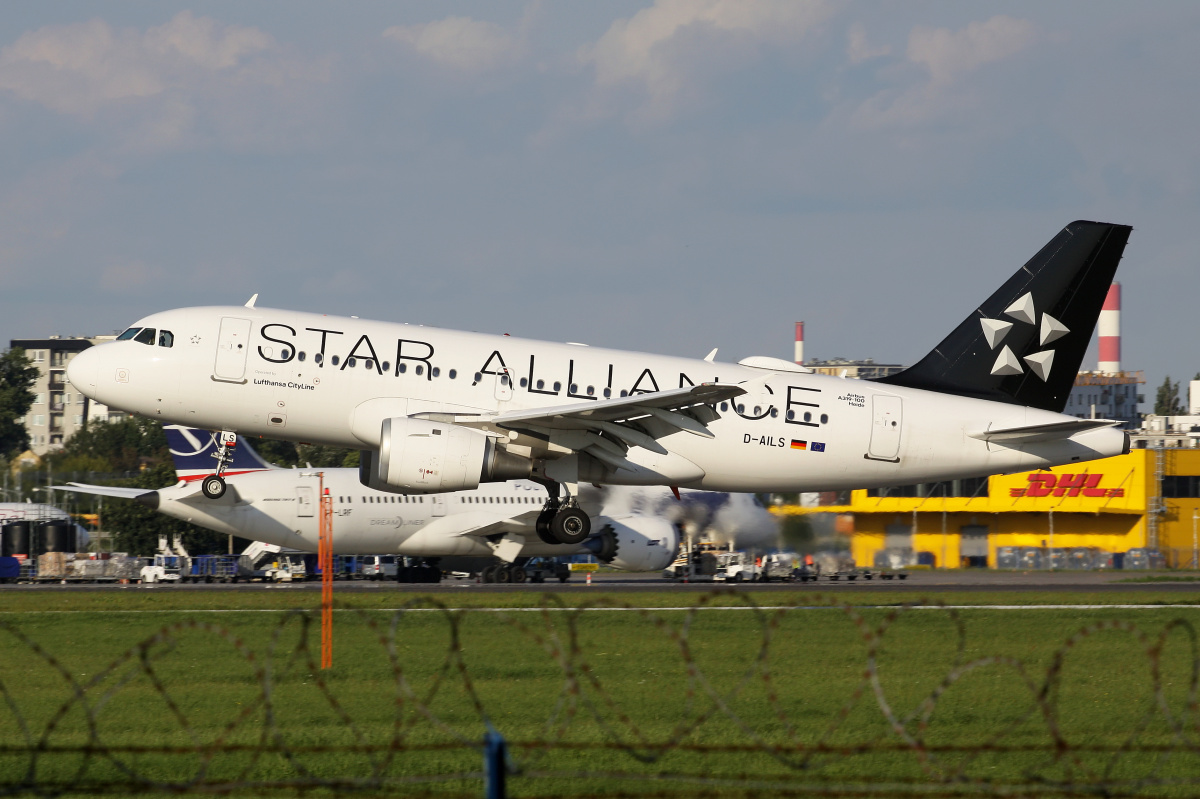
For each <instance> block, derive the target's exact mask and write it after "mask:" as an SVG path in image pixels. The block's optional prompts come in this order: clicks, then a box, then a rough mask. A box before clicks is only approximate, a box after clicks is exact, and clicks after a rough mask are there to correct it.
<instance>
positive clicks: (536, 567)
mask: <svg viewBox="0 0 1200 799" xmlns="http://www.w3.org/2000/svg"><path fill="white" fill-rule="evenodd" d="M525 574H526V576H527V577H528V579H529V582H531V583H544V582H546V581H547V580H558V581H559V582H560V583H565V582H566V581H567V580H570V579H571V564H569V563H563V562H561V561H559V560H557V559H555V558H533V559H531V560H530V561H529V562H528V563H526V564H525Z"/></svg>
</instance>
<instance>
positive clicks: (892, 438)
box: [867, 394, 903, 461]
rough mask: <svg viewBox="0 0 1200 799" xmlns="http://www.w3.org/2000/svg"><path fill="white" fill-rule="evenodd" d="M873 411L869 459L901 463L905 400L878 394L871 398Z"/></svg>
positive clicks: (868, 450)
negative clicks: (901, 436)
mask: <svg viewBox="0 0 1200 799" xmlns="http://www.w3.org/2000/svg"><path fill="white" fill-rule="evenodd" d="M871 409H872V420H871V443H870V444H869V445H868V447H867V457H868V458H872V459H874V460H880V461H899V460H900V457H899V455H900V431H901V430H902V429H903V400H901V399H900V398H899V397H894V396H892V395H890V394H876V395H875V396H873V397H872V398H871Z"/></svg>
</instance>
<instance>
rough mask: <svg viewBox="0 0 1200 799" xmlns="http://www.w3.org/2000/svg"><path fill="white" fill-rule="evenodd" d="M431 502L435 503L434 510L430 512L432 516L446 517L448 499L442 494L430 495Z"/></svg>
mask: <svg viewBox="0 0 1200 799" xmlns="http://www.w3.org/2000/svg"><path fill="white" fill-rule="evenodd" d="M429 501H430V502H431V503H433V508H432V509H431V510H430V515H431V516H445V515H446V498H445V497H443V496H442V495H441V494H430V495H429Z"/></svg>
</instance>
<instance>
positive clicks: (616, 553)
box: [584, 516, 679, 572]
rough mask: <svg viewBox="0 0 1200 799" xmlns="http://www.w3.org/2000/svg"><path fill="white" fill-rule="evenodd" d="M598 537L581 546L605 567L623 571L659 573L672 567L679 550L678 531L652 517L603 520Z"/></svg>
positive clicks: (664, 520)
mask: <svg viewBox="0 0 1200 799" xmlns="http://www.w3.org/2000/svg"><path fill="white" fill-rule="evenodd" d="M601 521H603V522H604V524H603V526H602V527H601V529H600V533H599V534H598V535H595V536H592V537H591V538H589V539H588V540H587V541H585V542H584V546H585V547H587V549H589V550H591V551H592V553H593V554H594V555H595V556H596V557H597V558H599V559H600V560H601V561H603V562H604V563H607V564H608V565H609V566H612V567H614V568H617V569H621V570H623V571H631V572H647V571H659V570H661V569H665V568H667V567H668V566H670V565H671V563H672V562H673V561H674V560H675V552H676V550H678V549H679V531H678V530H677V529H676V528H675V525H674V524H672V523H671V522H669V521H667V520H666V519H660V518H656V517H654V516H625V517H621V518H616V519H614V518H609V517H605V518H604V519H602V520H601Z"/></svg>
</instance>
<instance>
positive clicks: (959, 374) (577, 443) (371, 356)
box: [67, 221, 1131, 544]
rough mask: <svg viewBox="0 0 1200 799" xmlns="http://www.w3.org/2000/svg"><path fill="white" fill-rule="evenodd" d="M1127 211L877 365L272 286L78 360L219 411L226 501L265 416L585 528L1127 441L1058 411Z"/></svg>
mask: <svg viewBox="0 0 1200 799" xmlns="http://www.w3.org/2000/svg"><path fill="white" fill-rule="evenodd" d="M1130 231H1131V228H1129V227H1126V226H1122V225H1114V224H1103V223H1096V222H1084V221H1079V222H1073V223H1071V224H1070V225H1068V226H1067V227H1065V228H1064V229H1063V230H1062V231H1061V232H1060V233H1059V234H1058V235H1056V236H1055V237H1054V238H1053V239H1052V240H1051V241H1050V243H1049V244H1047V245H1046V246H1045V247H1043V248H1042V249H1041V251H1040V252H1038V253H1037V255H1035V256H1034V257H1033V258H1032V259H1031V260H1030V261H1029V262H1028V263H1027V264H1025V265H1024V266H1023V267H1021V268H1020V269H1019V270H1017V272H1016V274H1014V275H1013V276H1012V277H1011V278H1009V280H1008V281H1007V282H1005V284H1004V285H1003V286H1002V287H1001V288H1000V289H999V290H997V291H996V292H995V293H994V294H993V295H992V296H991V297H989V298H988V299H987V300H986V301H984V302H983V303H982V304H981V305H980V306H979V307H978V308H976V309H975V310H973V311H972V312H971V314H970V315H969V316H968V317H967V319H966V320H965V321H963V322H962V323H961V324H960V325H959V326H958V327H957V328H956V329H955V330H954V331H953V332H952V333H950V335H949V336H947V337H946V338H945V340H943V341H942V342H941V343H940V344H939V345H938V346H937V347H935V348H934V349H933V351H932V352H930V353H929V354H928V355H927V356H925V358H924V359H922V360H921V361H920V362H919V363H917V364H916V365H915V366H913V367H911V368H909V369H907V370H905V371H903V372H901V373H899V374H896V375H892V376H890V377H887V378H883V379H880V380H874V381H868V380H853V381H850V380H845V379H840V378H837V377H830V376H824V375H818V374H812V373H811V372H810V371H809V370H807V369H805V368H804V367H802V366H798V365H796V364H793V363H789V362H787V361H783V360H778V359H775V358H767V357H752V358H747V359H745V360H743V361H740V362H738V363H737V364H727V363H718V362H716V361H715V360H714V357H715V355H716V350H713V352H712V353H710V354H709V355H708V357H706V358H704V359H703V360H691V359H686V358H675V357H666V356H658V355H648V354H643V353H638V352H624V351H615V350H607V349H599V348H593V347H588V346H585V345H582V344H570V343H568V344H558V343H551V342H543V341H532V340H527V339H518V338H512V337H509V336H502V335H488V334H480V333H466V332H459V331H452V330H442V329H437V328H430V327H423V326H416V325H406V324H395V323H390V322H376V321H367V320H361V319H357V318H354V317H350V318H344V317H333V316H325V315H322V314H314V313H302V312H298V311H286V310H271V309H265V308H257V307H255V301H256V300H257V297H258V295H255V296H254V297H252V298H251V299H250V301H249V302H247V303H246V305H245V306H231V307H223V306H222V307H200V308H183V309H179V310H173V311H164V312H162V313H155V314H151V315H150V316H147V317H145V318H143V319H141V320H139V321H137V322H135V323H134V325H133V326H132V327H130V328H129V329H127V330H126V331H125V332H124V333H122V334H121V335H120V336H119V337H118V339H117V340H116V341H114V342H111V343H107V344H102V345H100V346H97V347H92V348H90V349H88V350H85V351H84V352H82V353H80V354H79V355H77V356H76V357H75V358H74V360H72V361H71V363H70V365H69V366H68V370H67V371H68V377H69V379H70V382H71V383H72V384H73V385H74V386H75V387H76V388H77V389H79V390H80V391H81V392H83V393H84V394H86V395H87V396H88V397H91V398H92V399H93V400H96V401H97V402H102V403H105V404H107V405H110V406H113V407H116V408H121V409H124V410H126V411H130V412H132V413H137V414H140V415H143V416H147V417H150V418H154V419H160V420H162V421H164V422H175V423H179V424H184V425H187V426H189V427H200V428H207V429H212V430H218V431H221V432H220V436H221V441H222V444H223V446H222V449H221V454H222V457H221V458H219V459H218V461H217V467H216V469H215V470H214V471H213V473H212V474H211V475H209V476H208V477H207V478H205V479H204V480H203V481H202V483H203V492H204V494H205V495H206V496H208V497H210V498H212V499H214V500H215V499H216V498H218V497H221V496H222V493H223V492H224V491H225V481H224V477H223V475H224V474H225V472H226V470H227V468H228V459H227V456H228V453H229V452H230V451H231V449H232V445H233V444H234V443H235V442H236V433H242V434H249V435H264V436H270V437H272V438H285V439H290V440H294V441H307V442H319V443H324V444H330V445H336V446H342V447H353V448H357V449H360V450H362V451H363V457H362V466H361V468H360V480H361V482H362V484H363V485H366V486H369V487H371V488H375V489H378V490H379V491H383V492H389V493H394V494H396V495H397V497H398V498H397V499H396V500H395V501H396V502H399V503H401V504H404V503H408V504H409V505H411V503H413V502H417V503H420V502H421V497H422V496H423V495H426V494H441V493H446V492H457V491H463V490H470V489H474V488H475V487H476V486H478V485H479V484H480V483H490V482H503V481H506V480H517V479H526V478H528V479H533V480H535V481H537V482H538V483H540V484H542V485H544V486H545V487H546V489H547V491H548V493H549V495H550V499H549V500H548V501H547V502H546V503H545V507H544V508H543V513H542V514H541V516H540V517H539V519H538V522H537V525H536V527H537V530H538V532H539V534H540V535H542V536H543V537H544V538H545V540H554V541H558V542H561V543H564V544H578V543H580V542H582V541H583V540H585V539H586V538H587V537H588V535H589V534H590V530H591V522H590V519H589V517H588V516H587V514H586V513H584V512H583V511H582V510H581V509H580V508H579V507H578V485H579V484H580V483H595V484H608V485H658V486H671V487H673V488H674V487H679V486H683V487H690V488H697V489H707V490H715V491H731V492H748V491H789V492H790V491H826V490H836V489H844V488H860V487H867V486H885V485H901V484H908V483H919V482H932V481H938V480H951V479H958V478H963V477H972V476H979V475H987V474H997V473H1004V472H1016V471H1024V470H1029V469H1038V468H1044V467H1049V466H1054V465H1059V464H1068V463H1075V462H1078V461H1086V460H1090V459H1093V458H1103V457H1108V456H1111V455H1117V454H1120V453H1122V452H1126V451H1128V448H1129V439H1128V436H1127V435H1126V434H1125V433H1124V432H1122V431H1120V430H1117V429H1114V428H1113V427H1112V426H1113V425H1114V424H1116V423H1115V422H1111V421H1107V420H1095V419H1077V418H1075V417H1073V416H1067V415H1064V414H1062V413H1061V411H1062V410H1063V407H1064V404H1065V402H1066V399H1067V396H1068V394H1069V392H1070V390H1071V386H1072V384H1073V383H1074V380H1075V375H1076V373H1077V372H1078V369H1079V364H1080V362H1081V361H1082V359H1083V356H1084V352H1085V350H1086V349H1087V346H1088V342H1089V341H1090V339H1091V336H1092V332H1093V329H1094V327H1095V323H1096V319H1097V317H1098V315H1099V313H1100V309H1101V306H1102V304H1103V301H1104V297H1105V294H1106V292H1107V291H1108V287H1109V284H1110V283H1111V282H1112V279H1113V276H1114V274H1115V272H1116V268H1117V264H1118V262H1119V261H1120V258H1121V254H1122V252H1123V251H1124V248H1125V244H1126V241H1127V240H1128V237H1129V233H1130ZM893 277H894V279H895V280H903V279H904V276H903V275H894V276H893ZM935 292H936V286H931V287H930V293H931V294H933V293H935ZM897 310H898V313H897V318H896V319H894V320H892V321H890V322H883V321H875V320H872V321H871V322H870V323H871V324H877V325H878V326H879V327H880V329H881V332H884V333H887V334H888V335H891V336H895V335H897V332H898V331H899V330H901V329H903V326H904V322H905V318H906V317H909V316H911V315H912V314H913V313H924V312H926V311H924V310H923V309H918V308H903V309H897ZM339 490H340V491H341V492H342V495H343V496H345V495H348V492H349V488H341V487H339ZM496 490H497V491H501V490H503V489H496ZM564 490H565V493H566V496H565V497H564V498H561V499H560V493H561V492H562V491H564ZM362 496H366V495H362ZM434 501H438V500H432V499H431V500H430V502H434ZM440 501H441V502H445V501H446V500H445V499H442V500H440Z"/></svg>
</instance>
